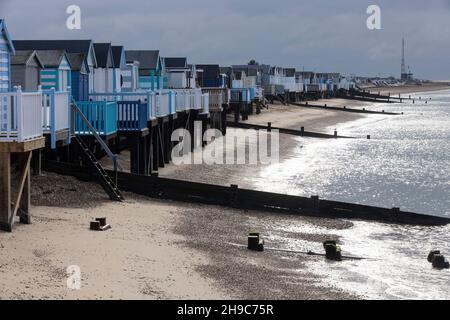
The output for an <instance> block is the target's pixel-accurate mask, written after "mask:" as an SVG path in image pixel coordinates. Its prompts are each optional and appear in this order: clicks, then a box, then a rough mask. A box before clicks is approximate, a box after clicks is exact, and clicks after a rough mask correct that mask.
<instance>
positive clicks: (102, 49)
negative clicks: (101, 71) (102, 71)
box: [94, 43, 114, 68]
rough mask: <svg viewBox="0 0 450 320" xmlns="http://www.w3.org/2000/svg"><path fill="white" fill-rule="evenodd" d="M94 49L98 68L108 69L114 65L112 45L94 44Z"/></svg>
mask: <svg viewBox="0 0 450 320" xmlns="http://www.w3.org/2000/svg"><path fill="white" fill-rule="evenodd" d="M94 49H95V57H96V59H97V67H98V68H108V67H112V66H113V65H114V59H113V56H112V50H111V43H94Z"/></svg>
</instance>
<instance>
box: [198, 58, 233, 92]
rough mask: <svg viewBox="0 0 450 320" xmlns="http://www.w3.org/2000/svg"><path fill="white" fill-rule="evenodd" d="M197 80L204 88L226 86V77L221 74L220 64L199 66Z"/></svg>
mask: <svg viewBox="0 0 450 320" xmlns="http://www.w3.org/2000/svg"><path fill="white" fill-rule="evenodd" d="M196 69H197V80H198V84H199V86H200V87H202V88H222V87H224V86H225V84H226V78H227V77H226V76H225V74H222V73H221V72H220V67H219V65H218V64H197V65H196Z"/></svg>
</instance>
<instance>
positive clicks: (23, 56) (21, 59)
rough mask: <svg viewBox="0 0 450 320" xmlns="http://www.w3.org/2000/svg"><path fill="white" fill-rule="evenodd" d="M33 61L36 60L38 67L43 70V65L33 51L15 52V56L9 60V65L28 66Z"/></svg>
mask: <svg viewBox="0 0 450 320" xmlns="http://www.w3.org/2000/svg"><path fill="white" fill-rule="evenodd" d="M33 59H35V60H36V62H37V63H38V65H39V67H41V68H44V64H43V63H42V61H41V59H40V58H39V55H38V54H37V52H36V51H35V50H16V54H15V55H13V57H12V59H11V65H13V66H18V65H28V64H29V63H30V62H31V61H32V60H33Z"/></svg>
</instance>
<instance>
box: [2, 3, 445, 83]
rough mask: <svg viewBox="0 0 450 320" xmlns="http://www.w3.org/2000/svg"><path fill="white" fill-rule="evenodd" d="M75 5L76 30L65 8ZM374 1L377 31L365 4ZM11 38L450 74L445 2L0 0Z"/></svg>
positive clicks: (371, 71)
mask: <svg viewBox="0 0 450 320" xmlns="http://www.w3.org/2000/svg"><path fill="white" fill-rule="evenodd" d="M71 4H76V5H78V6H80V7H81V13H82V17H81V19H82V25H81V27H82V28H81V30H68V29H67V28H66V19H67V17H68V15H67V14H66V8H67V6H68V5H71ZM371 4H376V5H379V6H380V7H381V23H382V25H381V26H382V29H381V30H373V31H370V30H368V29H367V27H366V20H367V17H368V15H367V14H366V9H367V7H368V6H369V5H371ZM0 17H1V18H5V19H6V21H7V25H8V29H9V32H10V34H11V36H12V37H13V39H93V40H94V41H96V42H110V41H112V42H113V44H122V45H125V46H126V48H127V49H159V50H161V54H162V56H187V57H188V58H189V62H190V63H218V64H220V65H229V64H241V63H246V62H248V61H249V60H250V59H252V58H254V59H256V60H257V61H258V62H261V63H267V64H272V65H280V66H284V67H288V66H293V67H297V68H300V69H302V68H305V70H307V69H308V70H314V71H330V72H331V71H337V72H342V73H348V74H358V75H378V74H381V75H396V76H399V73H400V59H401V37H402V35H405V38H406V46H407V51H406V60H407V64H408V65H410V67H411V71H412V72H413V73H414V74H415V75H416V76H417V77H421V78H428V79H450V63H449V59H450V0H428V1H422V0H395V1H393V0H376V1H375V0H374V1H366V0H315V1H311V0H309V1H302V0H276V1H275V0H270V1H268V0H221V1H216V0H191V1H188V0H103V1H100V0H97V1H94V0H69V1H66V0H0Z"/></svg>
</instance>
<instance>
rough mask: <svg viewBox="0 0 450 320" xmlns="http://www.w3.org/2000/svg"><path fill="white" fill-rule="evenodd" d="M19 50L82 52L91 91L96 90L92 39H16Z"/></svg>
mask: <svg viewBox="0 0 450 320" xmlns="http://www.w3.org/2000/svg"><path fill="white" fill-rule="evenodd" d="M13 44H14V47H15V48H16V49H17V50H65V51H66V52H67V53H82V54H84V57H85V59H86V64H87V66H88V68H89V77H88V87H89V92H90V93H91V92H93V91H94V68H95V67H96V66H97V60H96V57H95V50H94V44H93V41H92V40H14V41H13Z"/></svg>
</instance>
